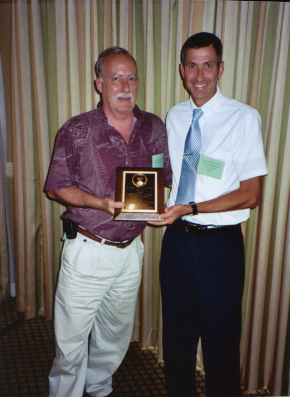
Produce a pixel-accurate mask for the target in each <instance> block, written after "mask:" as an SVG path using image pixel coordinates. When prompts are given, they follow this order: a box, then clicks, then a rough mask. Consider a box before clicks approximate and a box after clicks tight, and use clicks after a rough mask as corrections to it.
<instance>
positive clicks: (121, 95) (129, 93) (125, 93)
mask: <svg viewBox="0 0 290 397" xmlns="http://www.w3.org/2000/svg"><path fill="white" fill-rule="evenodd" d="M132 97H133V95H132V94H131V92H123V93H121V94H118V95H117V96H116V98H117V99H118V98H132Z"/></svg>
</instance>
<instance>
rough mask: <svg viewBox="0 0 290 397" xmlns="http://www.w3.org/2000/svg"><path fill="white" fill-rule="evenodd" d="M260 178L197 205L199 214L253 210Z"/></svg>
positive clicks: (258, 195)
mask: <svg viewBox="0 0 290 397" xmlns="http://www.w3.org/2000/svg"><path fill="white" fill-rule="evenodd" d="M260 187H261V177H258V178H252V179H249V180H247V181H243V182H241V184H240V188H239V189H237V190H235V191H233V192H230V193H227V194H225V195H223V196H220V197H217V198H215V199H213V200H208V201H204V202H202V203H197V211H198V213H200V214H203V213H213V212H225V211H235V210H242V209H247V208H255V207H256V206H257V205H258V204H259V197H260Z"/></svg>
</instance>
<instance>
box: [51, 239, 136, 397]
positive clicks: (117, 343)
mask: <svg viewBox="0 0 290 397" xmlns="http://www.w3.org/2000/svg"><path fill="white" fill-rule="evenodd" d="M143 252H144V249H143V244H142V242H141V239H140V237H138V238H136V239H135V240H134V241H133V243H132V244H130V245H129V246H128V247H126V248H123V249H121V248H117V247H111V246H108V245H104V244H101V243H97V242H95V241H93V240H91V239H89V238H87V237H84V236H82V235H81V234H79V233H78V235H77V237H76V239H74V240H67V239H66V240H65V242H64V247H63V251H62V256H61V268H60V273H59V278H58V284H57V290H56V295H55V307H54V327H55V340H56V357H55V359H54V361H53V365H52V368H51V371H50V374H49V396H50V397H81V396H82V395H83V391H84V387H85V388H86V391H87V393H88V394H89V395H90V396H92V397H103V396H107V395H108V394H110V392H111V391H112V375H113V373H114V372H115V371H116V370H117V368H118V367H119V365H120V364H121V362H122V360H123V358H124V356H125V354H126V352H127V349H128V346H129V343H130V340H131V337H132V330H133V323H134V314H135V307H136V300H137V295H138V289H139V285H140V281H141V269H142V260H143ZM89 334H91V336H90V343H89V346H88V340H89Z"/></svg>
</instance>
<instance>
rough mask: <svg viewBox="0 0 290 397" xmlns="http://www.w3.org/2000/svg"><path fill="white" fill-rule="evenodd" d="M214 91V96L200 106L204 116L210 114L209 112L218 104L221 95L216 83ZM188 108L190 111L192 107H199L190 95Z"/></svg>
mask: <svg viewBox="0 0 290 397" xmlns="http://www.w3.org/2000/svg"><path fill="white" fill-rule="evenodd" d="M216 88H217V89H216V93H215V94H214V96H213V97H212V98H211V99H210V100H209V101H207V102H206V103H205V104H204V105H203V106H201V108H200V109H202V111H203V113H204V115H205V116H206V117H209V116H211V114H212V113H213V111H214V110H215V108H216V107H217V106H218V104H219V103H220V100H221V98H222V97H223V95H222V93H221V91H220V89H219V86H218V85H217V87H216ZM190 108H191V111H192V112H193V110H194V109H199V108H198V107H197V106H196V105H195V104H194V103H193V101H192V99H191V97H190Z"/></svg>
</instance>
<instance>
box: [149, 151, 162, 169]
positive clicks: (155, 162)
mask: <svg viewBox="0 0 290 397" xmlns="http://www.w3.org/2000/svg"><path fill="white" fill-rule="evenodd" d="M152 168H163V153H160V154H154V155H153V156H152Z"/></svg>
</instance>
